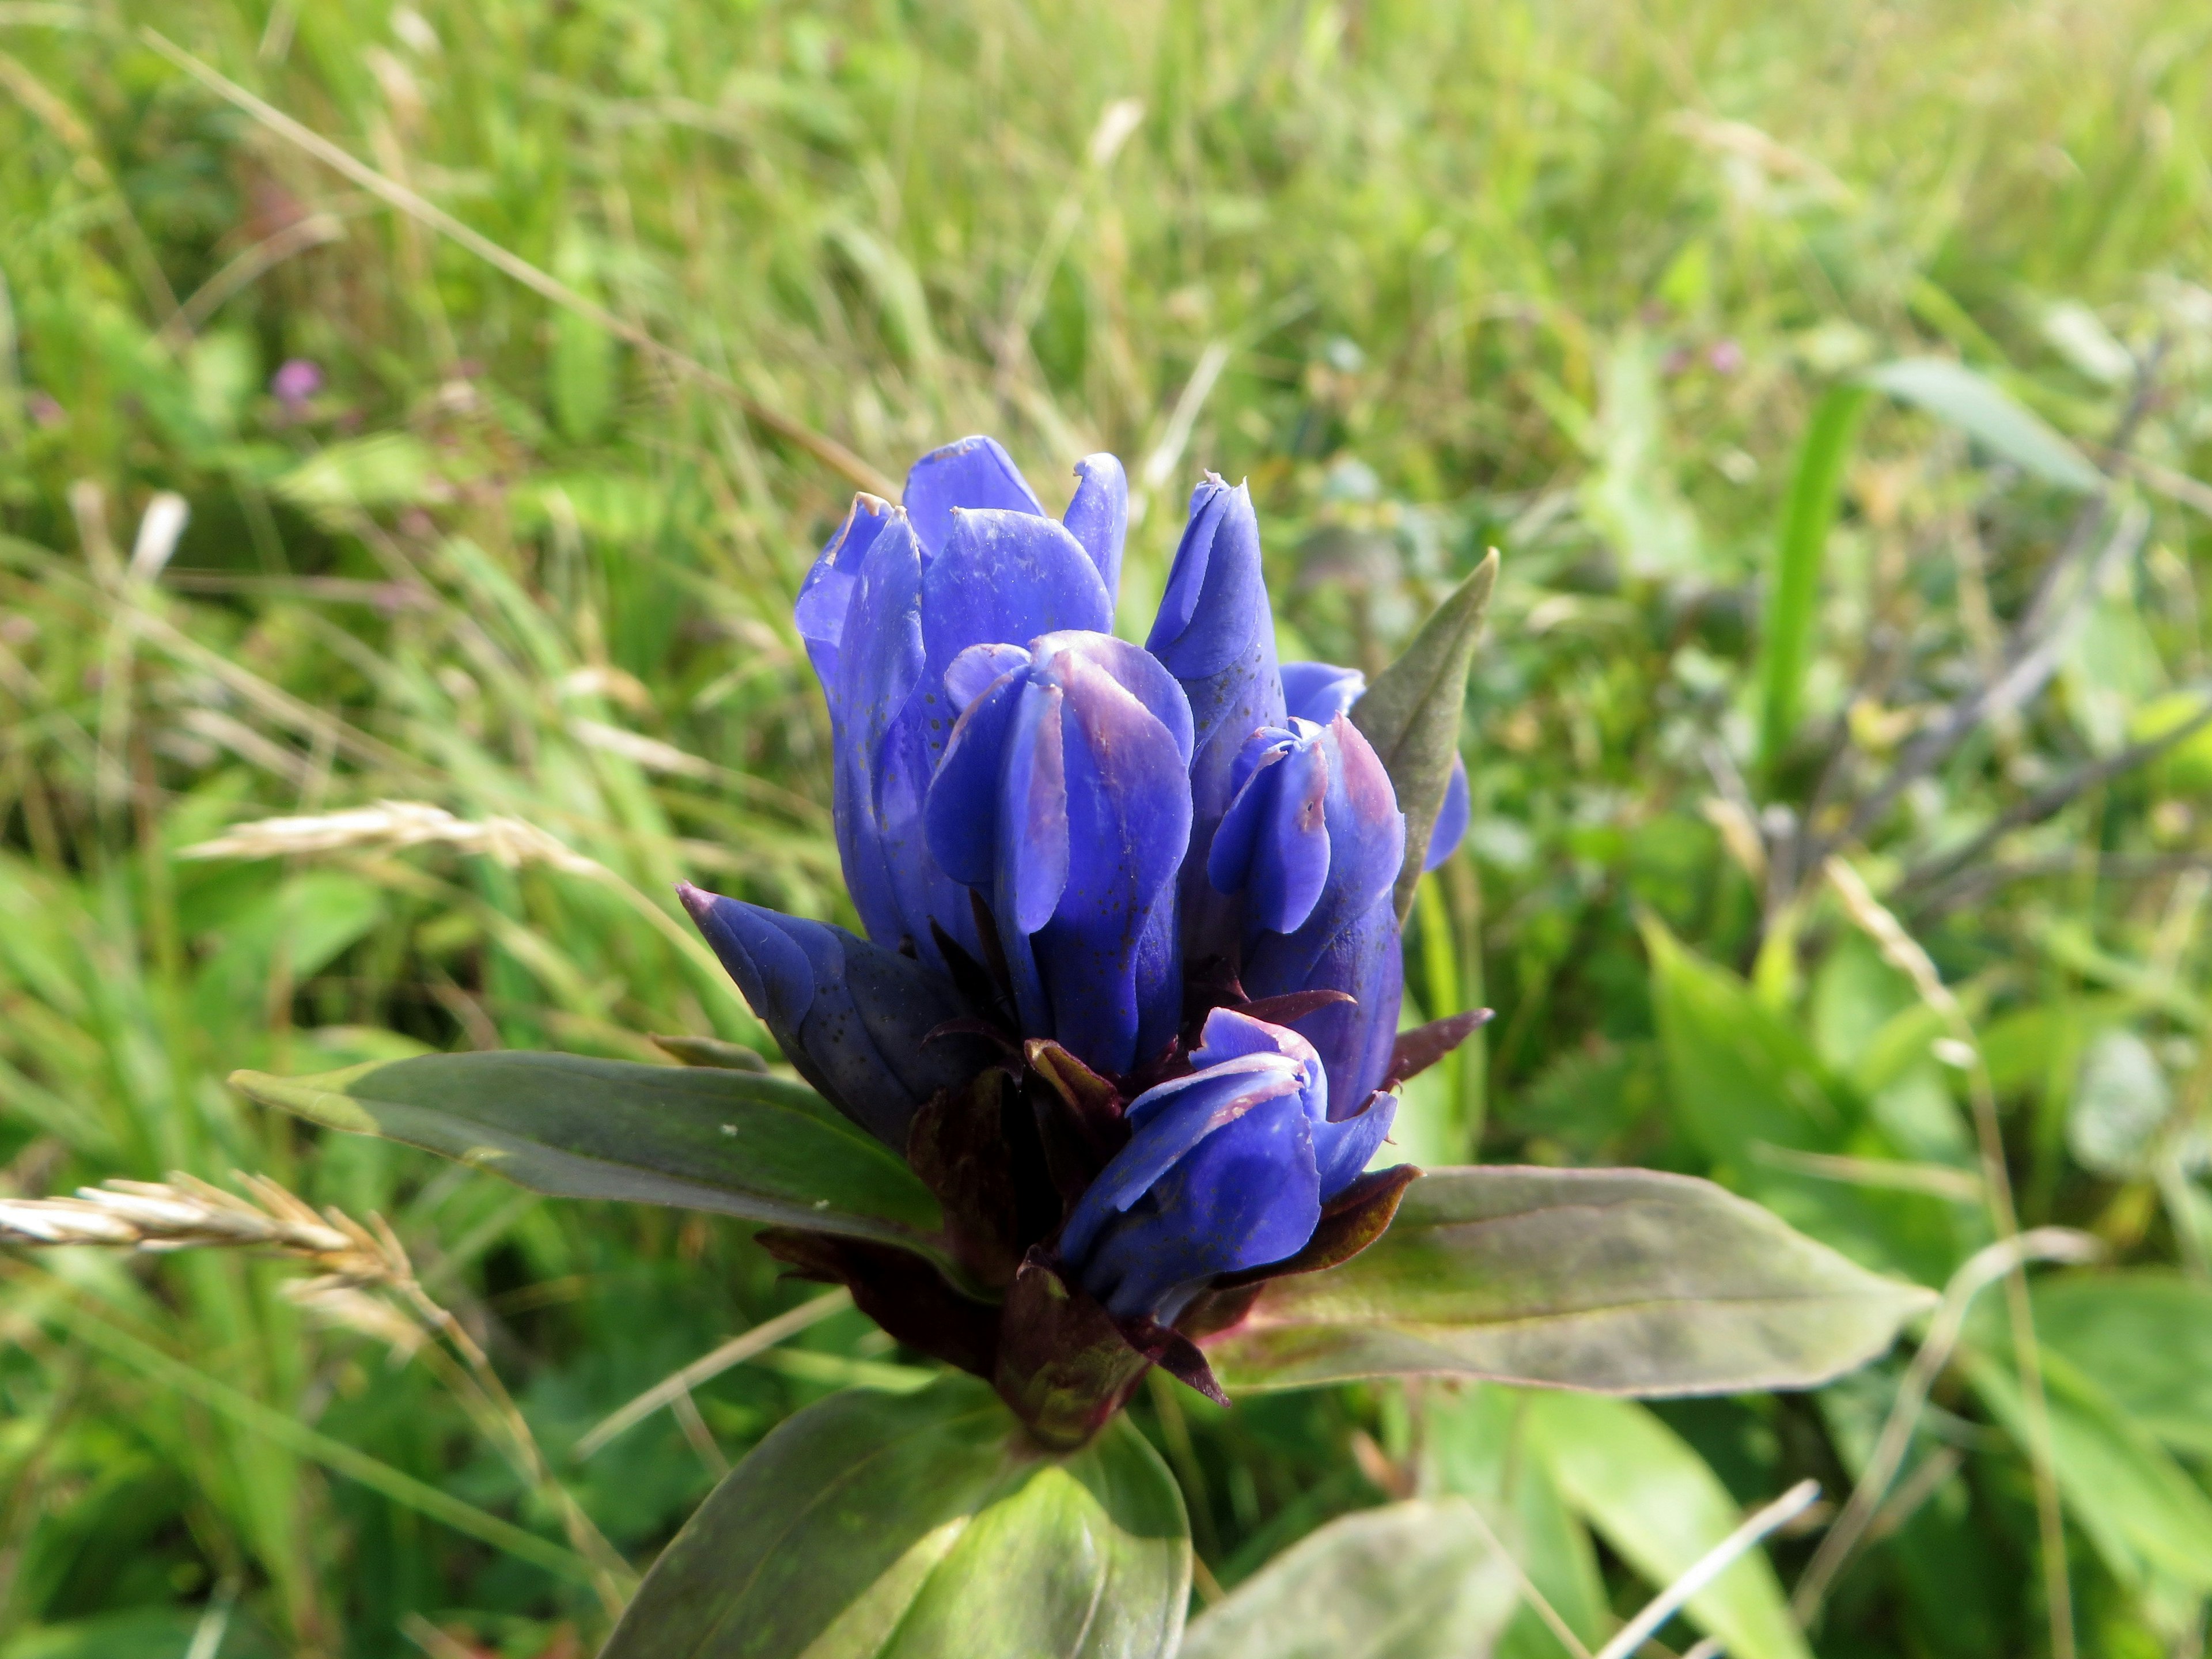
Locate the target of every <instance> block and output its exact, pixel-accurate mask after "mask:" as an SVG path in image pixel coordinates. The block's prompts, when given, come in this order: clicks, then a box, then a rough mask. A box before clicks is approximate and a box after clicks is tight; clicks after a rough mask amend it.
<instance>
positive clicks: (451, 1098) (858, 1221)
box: [231, 1053, 943, 1256]
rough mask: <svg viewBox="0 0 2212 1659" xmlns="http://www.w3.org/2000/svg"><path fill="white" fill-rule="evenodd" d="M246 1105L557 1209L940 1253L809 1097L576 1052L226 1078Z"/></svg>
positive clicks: (870, 1157) (883, 1177) (879, 1148)
mask: <svg viewBox="0 0 2212 1659" xmlns="http://www.w3.org/2000/svg"><path fill="white" fill-rule="evenodd" d="M231 1081H232V1082H233V1083H234V1084H235V1085H237V1086H238V1087H239V1088H240V1089H241V1090H242V1091H245V1093H246V1095H247V1096H248V1097H250V1098H252V1099H253V1100H257V1101H259V1102H260V1103H262V1104H263V1105H264V1106H278V1107H282V1108H283V1109H284V1110H286V1111H288V1112H292V1113H295V1114H296V1115H299V1116H301V1117H304V1118H307V1119H310V1120H312V1121H314V1122H317V1123H321V1124H324V1125H326V1126H327V1127H331V1128H333V1129H345V1130H349V1131H350V1132H351V1133H356V1134H369V1135H381V1136H383V1137H384V1138H385V1139H388V1140H404V1141H405V1142H407V1143H408V1144H409V1145H410V1146H422V1147H427V1148H428V1150H429V1151H431V1152H441V1153H443V1154H444V1155H445V1156H446V1157H447V1158H458V1159H459V1160H460V1161H461V1162H462V1163H464V1164H475V1165H477V1166H478V1167H480V1168H483V1169H487V1170H492V1171H494V1172H495V1173H496V1174H499V1175H502V1176H506V1177H507V1179H508V1180H509V1181H513V1182H517V1183H518V1184H520V1185H521V1186H525V1187H528V1188H532V1190H533V1191H537V1192H541V1193H551V1194H556V1196H559V1197H563V1198H616V1199H628V1200H631V1201H632V1202H635V1203H641V1204H671V1205H675V1206H678V1207H680V1208H684V1209H690V1210H714V1211H719V1212H722V1213H723V1214H726V1215H737V1216H744V1218H747V1219H748V1220H752V1221H768V1222H778V1223H781V1224H783V1225H787V1226H797V1227H805V1228H807V1229H810V1230H811V1231H816V1232H838V1233H844V1234H848V1235H849V1236H851V1237H856V1238H872V1239H877V1240H879V1241H881V1242H883V1243H889V1244H897V1245H901V1246H903V1247H904V1248H906V1249H912V1250H918V1251H921V1252H922V1253H924V1254H927V1255H932V1256H939V1255H941V1244H940V1242H939V1240H938V1238H937V1237H936V1235H937V1233H938V1231H939V1228H940V1227H941V1226H942V1225H943V1217H942V1215H941V1214H940V1212H939V1209H938V1206H937V1200H935V1199H933V1198H932V1197H931V1196H930V1194H929V1189H928V1188H926V1187H924V1186H923V1185H922V1184H921V1181H920V1180H919V1179H918V1178H917V1177H916V1176H915V1174H914V1173H913V1171H912V1170H908V1168H907V1167H906V1165H905V1164H902V1163H901V1162H900V1161H899V1159H898V1158H897V1156H896V1154H895V1153H893V1152H890V1150H889V1149H888V1148H887V1147H885V1146H883V1145H882V1144H881V1143H880V1142H878V1141H877V1140H876V1139H873V1138H872V1137H871V1136H870V1135H868V1134H867V1133H866V1132H865V1131H863V1130H861V1129H860V1128H859V1127H855V1126H854V1124H852V1123H850V1122H848V1121H846V1120H845V1119H844V1118H843V1117H842V1115H839V1114H838V1112H837V1111H836V1109H834V1108H832V1107H831V1106H830V1105H829V1103H828V1102H826V1101H824V1100H823V1099H822V1098H821V1097H819V1096H818V1095H817V1094H815V1092H814V1091H812V1090H811V1089H808V1088H805V1087H804V1086H802V1085H799V1084H796V1083H788V1082H786V1081H784V1080H782V1079H779V1078H772V1077H763V1076H761V1075H759V1074H757V1073H749V1072H740V1071H735V1070H728V1069H723V1068H718V1067H703V1066H702V1067H694V1066H637V1065H633V1064H630V1063H629V1062H627V1061H624V1060H590V1059H586V1058H584V1057H583V1056H581V1055H578V1054H526V1053H495V1054H423V1055H419V1056H417V1057H416V1058H414V1059H411V1060H392V1061H386V1062H381V1063H371V1064H369V1065H367V1066H352V1067H350V1068H349V1069H348V1070H345V1071H343V1072H329V1073H324V1074H323V1075H322V1076H320V1077H305V1078H278V1077H270V1076H267V1075H266V1074H264V1073H259V1072H240V1073H236V1074H235V1075H234V1077H233V1078H232V1079H231Z"/></svg>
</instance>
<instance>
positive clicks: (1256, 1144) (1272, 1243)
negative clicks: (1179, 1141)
mask: <svg viewBox="0 0 2212 1659" xmlns="http://www.w3.org/2000/svg"><path fill="white" fill-rule="evenodd" d="M1320 1220H1321V1179H1320V1172H1319V1170H1318V1168H1317V1166H1316V1164H1315V1162H1314V1150H1313V1126H1312V1124H1311V1122H1310V1120H1309V1119H1308V1118H1307V1116H1306V1115H1305V1113H1304V1111H1302V1110H1300V1109H1299V1108H1298V1105H1297V1101H1296V1100H1295V1098H1292V1097H1280V1098H1278V1099H1275V1100H1271V1101H1267V1102H1264V1103H1261V1104H1260V1105H1258V1106H1255V1107H1254V1108H1253V1109H1251V1110H1249V1111H1247V1112H1246V1113H1245V1114H1244V1115H1243V1116H1241V1117H1239V1118H1237V1120H1236V1121H1234V1122H1232V1123H1230V1124H1228V1125H1227V1126H1225V1127H1223V1128H1221V1129H1219V1130H1218V1131H1216V1132H1215V1133H1212V1134H1210V1135H1208V1136H1206V1138H1205V1139H1203V1140H1201V1141H1200V1143H1199V1144H1198V1146H1196V1147H1195V1148H1194V1149H1193V1151H1192V1152H1190V1154H1189V1155H1188V1157H1186V1158H1183V1159H1182V1161H1181V1162H1180V1163H1178V1164H1176V1165H1175V1166H1174V1167H1173V1168H1172V1169H1170V1170H1169V1171H1168V1172H1167V1173H1166V1174H1165V1175H1164V1176H1162V1177H1161V1178H1160V1180H1159V1181H1158V1182H1157V1183H1156V1184H1155V1185H1154V1186H1153V1188H1152V1190H1151V1192H1150V1193H1149V1194H1147V1195H1146V1203H1145V1205H1144V1206H1143V1207H1142V1208H1141V1209H1139V1210H1136V1211H1133V1212H1131V1213H1129V1214H1127V1215H1125V1216H1123V1217H1121V1219H1120V1220H1119V1222H1118V1223H1116V1224H1115V1225H1113V1226H1111V1227H1109V1228H1108V1229H1106V1230H1105V1231H1104V1232H1103V1234H1102V1235H1101V1237H1099V1240H1098V1242H1097V1245H1096V1246H1095V1247H1094V1249H1092V1251H1091V1256H1090V1260H1089V1261H1087V1262H1085V1265H1084V1267H1083V1270H1082V1279H1083V1283H1084V1286H1085V1289H1087V1290H1089V1291H1091V1294H1092V1295H1093V1296H1096V1297H1098V1298H1099V1300H1100V1301H1102V1302H1103V1304H1105V1306H1106V1310H1107V1311H1108V1312H1109V1313H1111V1314H1114V1315H1115V1316H1117V1317H1120V1318H1125V1319H1126V1318H1133V1317H1135V1316H1139V1315H1142V1314H1150V1315H1151V1316H1152V1317H1154V1318H1156V1319H1158V1320H1160V1321H1161V1322H1164V1323H1165V1322H1172V1321H1173V1320H1174V1319H1175V1318H1176V1316H1177V1315H1179V1314H1180V1313H1181V1312H1182V1309H1183V1307H1184V1305H1185V1304H1187V1303H1188V1300H1189V1298H1190V1297H1191V1296H1192V1295H1193V1294H1194V1292H1195V1291H1197V1290H1198V1288H1199V1287H1200V1286H1201V1285H1203V1284H1204V1283H1205V1282H1206V1280H1207V1279H1211V1278H1212V1277H1213V1276H1214V1275H1215V1274H1217V1273H1235V1272H1238V1271H1241V1270H1242V1269H1243V1268H1245V1267H1264V1266H1266V1265H1267V1264H1268V1263H1269V1262H1273V1261H1282V1260H1284V1259H1285V1257H1288V1256H1291V1255H1296V1254H1297V1251H1298V1250H1299V1249H1301V1248H1302V1247H1303V1246H1304V1243H1305V1242H1306V1241H1307V1240H1308V1239H1309V1238H1310V1237H1313V1230H1314V1228H1315V1226H1316V1225H1318V1223H1319V1222H1320Z"/></svg>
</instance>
